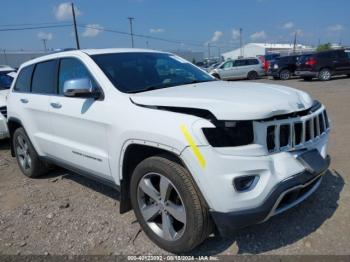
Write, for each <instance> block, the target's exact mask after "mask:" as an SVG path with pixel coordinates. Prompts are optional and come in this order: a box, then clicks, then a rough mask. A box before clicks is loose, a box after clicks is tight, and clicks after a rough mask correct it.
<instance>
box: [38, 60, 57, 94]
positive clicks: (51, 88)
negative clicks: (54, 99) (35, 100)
mask: <svg viewBox="0 0 350 262" xmlns="http://www.w3.org/2000/svg"><path fill="white" fill-rule="evenodd" d="M56 75H57V60H50V61H46V62H42V63H38V64H37V65H36V66H35V69H34V74H33V80H32V93H35V94H56V93H57V88H56V82H57V81H56Z"/></svg>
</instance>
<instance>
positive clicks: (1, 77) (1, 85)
mask: <svg viewBox="0 0 350 262" xmlns="http://www.w3.org/2000/svg"><path fill="white" fill-rule="evenodd" d="M12 81H13V77H11V76H9V75H7V74H0V90H4V89H10V87H11V84H12Z"/></svg>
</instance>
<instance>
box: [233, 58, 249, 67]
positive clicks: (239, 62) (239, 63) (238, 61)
mask: <svg viewBox="0 0 350 262" xmlns="http://www.w3.org/2000/svg"><path fill="white" fill-rule="evenodd" d="M246 65H248V60H245V59H242V60H236V61H235V66H246Z"/></svg>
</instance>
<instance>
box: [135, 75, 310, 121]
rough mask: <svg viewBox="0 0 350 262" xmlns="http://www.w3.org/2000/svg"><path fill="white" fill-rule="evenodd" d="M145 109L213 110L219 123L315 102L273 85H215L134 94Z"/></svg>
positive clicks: (269, 114) (260, 116) (301, 107)
mask: <svg viewBox="0 0 350 262" xmlns="http://www.w3.org/2000/svg"><path fill="white" fill-rule="evenodd" d="M130 98H131V100H132V101H133V102H134V103H136V104H138V105H144V106H164V107H181V108H197V109H205V110H209V111H210V112H211V113H212V114H213V115H214V116H215V117H216V118H217V119H219V120H254V119H264V118H269V117H272V116H275V115H281V114H288V113H292V112H297V111H302V110H305V109H308V108H310V107H311V106H312V103H313V100H312V99H311V98H310V96H309V95H308V94H306V93H305V92H302V91H299V90H296V89H293V88H290V87H286V86H279V85H273V84H261V83H252V82H226V81H212V82H204V83H199V84H191V85H182V86H176V87H171V88H164V89H159V90H154V91H148V92H142V93H137V94H132V95H131V96H130Z"/></svg>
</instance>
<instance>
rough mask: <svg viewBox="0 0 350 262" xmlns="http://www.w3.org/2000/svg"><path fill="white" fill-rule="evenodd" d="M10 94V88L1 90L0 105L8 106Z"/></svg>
mask: <svg viewBox="0 0 350 262" xmlns="http://www.w3.org/2000/svg"><path fill="white" fill-rule="evenodd" d="M8 94H9V90H0V107H3V106H6V104H7V103H6V100H7V99H6V97H7V95H8Z"/></svg>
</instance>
